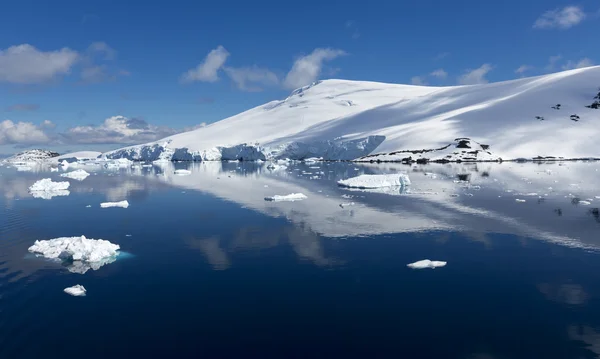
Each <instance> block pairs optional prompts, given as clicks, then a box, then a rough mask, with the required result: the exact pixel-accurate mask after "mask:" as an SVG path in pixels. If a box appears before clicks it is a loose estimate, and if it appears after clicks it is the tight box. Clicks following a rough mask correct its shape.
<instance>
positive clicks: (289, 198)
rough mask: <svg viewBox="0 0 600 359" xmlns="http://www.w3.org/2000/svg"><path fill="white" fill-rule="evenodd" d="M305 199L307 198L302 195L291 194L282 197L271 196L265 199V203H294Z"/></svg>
mask: <svg viewBox="0 0 600 359" xmlns="http://www.w3.org/2000/svg"><path fill="white" fill-rule="evenodd" d="M307 198H308V197H306V196H305V195H304V194H302V193H292V194H288V195H284V196H280V195H275V196H272V197H265V201H273V202H283V201H287V202H294V201H301V200H303V199H307Z"/></svg>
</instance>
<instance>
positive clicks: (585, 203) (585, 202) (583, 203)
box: [579, 201, 592, 206]
mask: <svg viewBox="0 0 600 359" xmlns="http://www.w3.org/2000/svg"><path fill="white" fill-rule="evenodd" d="M579 204H581V205H583V206H589V205H590V204H592V202H590V201H579Z"/></svg>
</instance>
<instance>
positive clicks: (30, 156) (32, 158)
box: [4, 149, 59, 163]
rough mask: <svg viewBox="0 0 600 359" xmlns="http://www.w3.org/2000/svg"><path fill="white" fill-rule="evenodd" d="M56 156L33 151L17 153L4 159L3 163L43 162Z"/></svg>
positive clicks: (45, 152)
mask: <svg viewBox="0 0 600 359" xmlns="http://www.w3.org/2000/svg"><path fill="white" fill-rule="evenodd" d="M58 156H59V154H58V153H56V152H52V151H48V150H40V149H35V150H28V151H24V152H21V153H17V154H16V155H14V156H11V157H8V158H6V159H4V161H5V162H11V163H26V162H43V161H46V160H49V159H51V158H55V157H58Z"/></svg>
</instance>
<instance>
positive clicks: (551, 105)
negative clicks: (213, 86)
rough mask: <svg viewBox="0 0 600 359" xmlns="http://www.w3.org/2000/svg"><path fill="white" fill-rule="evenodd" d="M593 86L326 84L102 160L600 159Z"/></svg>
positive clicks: (595, 72)
mask: <svg viewBox="0 0 600 359" xmlns="http://www.w3.org/2000/svg"><path fill="white" fill-rule="evenodd" d="M599 86H600V67H598V66H596V67H589V68H584V69H576V70H570V71H564V72H559V73H555V74H550V75H545V76H539V77H532V78H525V79H518V80H512V81H506V82H499V83H492V84H484V85H473V86H454V87H425V86H409V85H394V84H384V83H375V82H358V81H345V80H325V81H320V82H316V83H314V84H312V85H310V86H306V87H303V88H301V89H298V90H296V91H294V92H292V94H291V95H290V96H289V97H288V98H286V99H284V100H281V101H273V102H270V103H267V104H265V105H263V106H259V107H256V108H253V109H251V110H248V111H245V112H243V113H240V114H238V115H235V116H233V117H230V118H227V119H224V120H222V121H218V122H216V123H213V124H210V125H208V126H206V127H202V128H199V129H196V130H193V131H189V132H184V133H180V134H177V135H173V136H170V137H167V138H165V139H163V140H160V141H157V142H153V143H148V144H143V145H138V146H132V147H127V148H123V149H119V150H116V151H112V152H108V153H106V154H104V155H105V156H106V157H107V158H128V159H132V160H145V161H153V160H160V159H164V160H256V159H283V158H288V159H305V158H311V157H318V158H323V159H326V160H361V161H402V160H404V161H412V162H414V161H417V160H420V161H423V162H426V161H457V160H458V161H460V160H462V161H481V160H498V159H504V160H507V159H518V158H528V159H532V158H536V157H538V156H539V157H563V158H571V159H572V158H589V157H600V141H598V137H599V135H600V109H598V107H600V106H598V105H599V104H600V103H599V102H598V101H599V100H600V96H599V93H598V87H599ZM594 104H596V105H594Z"/></svg>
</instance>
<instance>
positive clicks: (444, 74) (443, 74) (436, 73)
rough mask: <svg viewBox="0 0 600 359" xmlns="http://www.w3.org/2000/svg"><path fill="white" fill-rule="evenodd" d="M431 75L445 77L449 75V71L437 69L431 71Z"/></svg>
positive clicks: (439, 77)
mask: <svg viewBox="0 0 600 359" xmlns="http://www.w3.org/2000/svg"><path fill="white" fill-rule="evenodd" d="M429 75H431V76H433V77H436V78H438V79H442V80H443V79H445V78H447V77H448V73H447V72H446V71H444V69H437V70H435V71H433V72H432V73H430V74H429Z"/></svg>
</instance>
